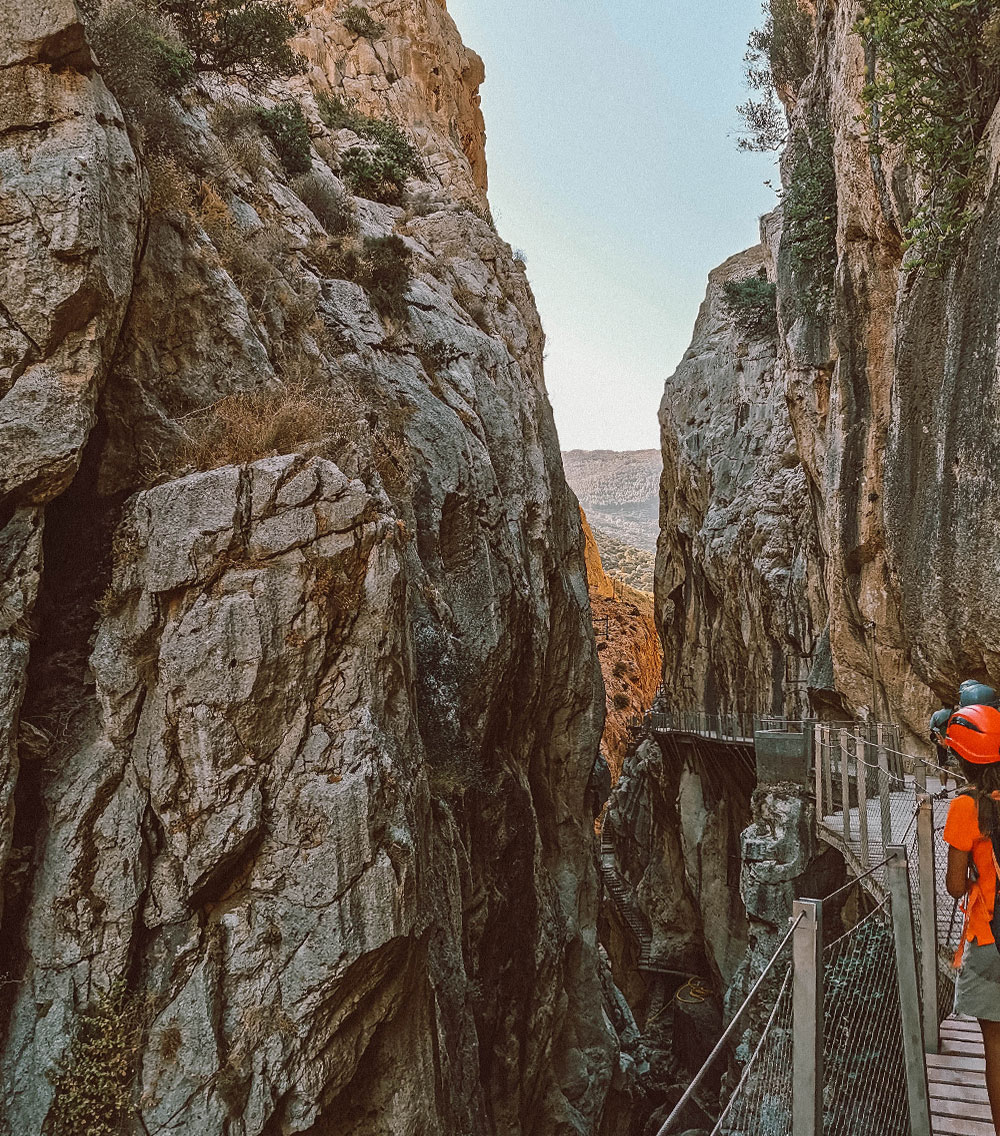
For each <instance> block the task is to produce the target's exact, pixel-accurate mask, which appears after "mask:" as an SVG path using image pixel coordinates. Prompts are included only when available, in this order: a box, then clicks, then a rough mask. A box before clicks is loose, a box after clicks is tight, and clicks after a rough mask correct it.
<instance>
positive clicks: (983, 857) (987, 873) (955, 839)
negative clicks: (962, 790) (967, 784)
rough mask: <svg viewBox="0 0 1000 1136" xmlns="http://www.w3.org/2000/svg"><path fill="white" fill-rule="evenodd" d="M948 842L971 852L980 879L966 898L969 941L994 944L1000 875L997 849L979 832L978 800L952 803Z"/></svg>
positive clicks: (946, 833) (960, 799) (963, 798)
mask: <svg viewBox="0 0 1000 1136" xmlns="http://www.w3.org/2000/svg"><path fill="white" fill-rule="evenodd" d="M944 838H945V841H946V842H947V843H948V844H950V845H951V846H952V848H957V849H958V850H959V851H960V852H971V853H972V862H973V863H974V864H975V866H976V871H977V872H978V873H979V879H978V880H974V881H973V882H972V883H971V884H970V885H969V892H968V895H966V897H965V907H964V909H963V910H964V911H965V940H966V941H968V942H970V943H978V944H979V945H980V946H982V945H983V944H984V943H992V942H993V941H994V939H993V932H992V931H991V930H990V920H991V919H992V918H993V901H994V899H995V898H996V893H997V871H996V866H995V864H994V862H993V846H992V844H991V843H990V841H989V839H988V838H987V837H985V836H983V834H982V833H981V832H980V831H979V810H978V808H977V807H976V801H975V798H974V797H968V796H964V795H963V796H960V797H956V798H955V799H954V800H953V801H952V802H951V807H950V808H949V809H948V820H947V821H946V822H945V826H944Z"/></svg>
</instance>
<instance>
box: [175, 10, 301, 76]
mask: <svg viewBox="0 0 1000 1136" xmlns="http://www.w3.org/2000/svg"><path fill="white" fill-rule="evenodd" d="M162 8H163V10H164V11H165V12H167V13H169V14H170V16H171V17H172V18H173V19H174V21H175V22H176V24H177V26H178V28H179V29H180V32H181V35H182V36H183V37H184V42H185V43H186V44H187V46H188V48H189V49H190V50H191V53H192V55H193V58H194V66H195V68H196V69H197V70H198V71H215V72H217V73H218V74H220V75H233V76H236V77H238V78H240V79H244V80H245V81H246V82H248V83H267V82H269V81H270V80H271V79H280V78H285V77H287V76H289V75H297V74H299V73H300V72H301V71H303V70H304V68H305V62H304V60H303V59H302V57H301V56H300V55H298V54H297V53H296V52H295V51H293V50H292V47H291V44H290V43H289V40H291V39H292V38H293V37H294V36H296V35H299V34H301V33H302V32H303V31H304V30H305V26H306V22H305V19H304V18H303V17H302V15H301V14H300V13H299V12H298V11H297V10H296V8H295V6H294V5H293V4H292V3H291V0H163V4H162Z"/></svg>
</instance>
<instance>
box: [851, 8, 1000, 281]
mask: <svg viewBox="0 0 1000 1136" xmlns="http://www.w3.org/2000/svg"><path fill="white" fill-rule="evenodd" d="M856 30H857V31H858V33H859V35H861V36H862V38H863V39H864V41H865V43H866V45H867V47H868V50H869V59H870V66H869V73H868V84H867V86H866V87H865V91H864V99H865V104H866V106H867V108H868V126H869V140H870V145H871V147H872V150H873V151H874V152H875V153H876V154H879V155H880V154H881V153H882V149H883V147H884V146H885V145H886V144H887V143H897V144H899V145H900V146H902V148H903V151H904V153H905V155H906V159H907V161H908V163H909V164H910V165H911V167H912V169H913V170H914V171H915V172H916V173H917V174H918V176H919V178H920V181H921V183H922V184H921V186H920V197H921V200H920V203H919V204H918V206H917V208H916V209H915V211H914V213H913V215H912V217H911V218H910V219H909V221H907V223H906V226H905V233H904V236H905V239H906V248H907V258H906V261H905V264H906V266H907V267H918V266H926V267H928V268H930V269H932V270H933V271H935V272H939V271H941V270H943V269H944V268H945V267H946V265H947V264H948V263H949V261H950V260H951V259H952V257H953V256H954V254H955V252H956V251H957V249H958V247H959V243H960V241H961V238H962V236H963V235H964V233H965V232H966V230H967V228H968V225H969V222H970V221H971V220H972V218H973V216H974V215H975V211H974V209H973V207H972V205H971V198H972V196H973V193H974V191H975V189H976V188H977V187H978V186H979V185H980V184H981V182H982V178H983V174H984V163H983V161H982V160H981V154H980V142H981V141H982V138H983V132H984V130H985V128H986V124H987V122H988V121H989V119H990V115H991V114H992V112H993V109H994V107H995V106H996V103H997V98H998V96H1000V68H998V66H997V63H998V59H1000V4H998V3H997V0H957V2H956V0H866V3H865V5H864V9H863V14H862V16H861V19H860V20H859V21H858V23H857V25H856ZM872 64H873V65H872Z"/></svg>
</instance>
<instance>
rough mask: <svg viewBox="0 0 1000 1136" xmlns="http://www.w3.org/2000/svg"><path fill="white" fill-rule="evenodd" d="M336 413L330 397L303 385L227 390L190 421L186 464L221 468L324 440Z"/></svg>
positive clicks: (181, 457) (183, 456)
mask: <svg viewBox="0 0 1000 1136" xmlns="http://www.w3.org/2000/svg"><path fill="white" fill-rule="evenodd" d="M333 417H334V408H333V406H332V404H331V402H330V400H329V399H327V398H324V397H322V396H321V395H318V394H317V393H315V392H314V391H310V390H308V389H307V388H304V387H282V388H281V389H279V390H268V391H242V392H240V393H239V394H231V395H227V396H226V397H225V398H223V399H221V400H220V401H219V402H216V403H214V404H213V405H212V406H210V407H208V408H207V409H206V410H204V411H202V412H200V413H199V414H197V415H194V416H192V418H191V419H189V420H188V441H187V443H186V444H185V445H184V446H183V447H182V449H181V453H180V455H179V460H180V462H181V464H182V465H183V466H185V467H191V466H193V467H194V468H195V469H199V470H207V469H218V468H219V467H220V466H224V465H237V464H242V463H244V462H251V461H256V460H257V459H258V458H264V457H269V456H272V455H274V454H289V453H295V452H297V451H298V450H300V449H302V448H303V447H304V446H310V445H315V444H317V443H319V442H320V441H322V439H323V438H324V437H325V436H326V433H327V431H328V429H329V427H330V424H331V421H332V419H333Z"/></svg>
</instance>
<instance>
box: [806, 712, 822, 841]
mask: <svg viewBox="0 0 1000 1136" xmlns="http://www.w3.org/2000/svg"><path fill="white" fill-rule="evenodd" d="M820 729H821V727H820V726H819V725H818V724H817V723H815V722H813V723H811V724H810V725H809V726H808V730H809V737H810V742H809V752H810V753H811V755H812V761H813V776H814V777H815V779H816V821H817V823H819V822H820V821H822V819H823V816H824V813H823V740H822V738H821V737H817V735H818V734H819V731H820Z"/></svg>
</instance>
